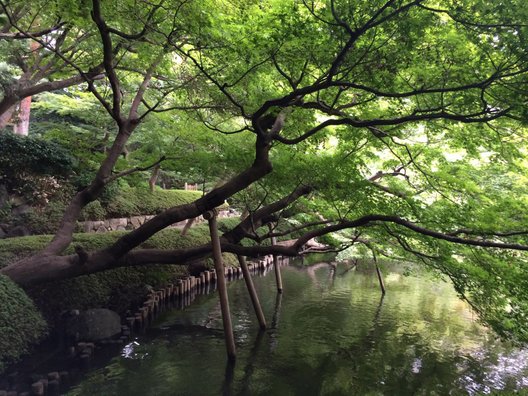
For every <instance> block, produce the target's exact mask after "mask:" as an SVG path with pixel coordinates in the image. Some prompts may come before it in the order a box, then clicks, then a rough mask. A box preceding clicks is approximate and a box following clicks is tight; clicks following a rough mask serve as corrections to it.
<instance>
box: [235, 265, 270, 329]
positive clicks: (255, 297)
mask: <svg viewBox="0 0 528 396" xmlns="http://www.w3.org/2000/svg"><path fill="white" fill-rule="evenodd" d="M237 258H238V262H239V264H240V268H242V274H243V275H244V280H245V281H246V287H247V289H248V293H249V296H250V297H251V302H252V303H253V308H254V309H255V314H256V315H257V319H258V321H259V325H260V328H261V329H262V330H264V329H265V328H266V318H265V317H264V313H263V312H262V308H261V306H260V301H259V299H258V295H257V291H256V290H255V285H254V284H253V279H251V275H250V274H249V270H248V267H247V264H246V259H245V258H244V256H237Z"/></svg>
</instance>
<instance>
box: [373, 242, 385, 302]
mask: <svg viewBox="0 0 528 396" xmlns="http://www.w3.org/2000/svg"><path fill="white" fill-rule="evenodd" d="M372 257H373V258H374V264H376V273H377V274H378V281H379V284H380V288H381V294H385V282H383V275H382V274H381V271H380V269H379V267H378V259H377V258H376V253H375V252H374V251H372Z"/></svg>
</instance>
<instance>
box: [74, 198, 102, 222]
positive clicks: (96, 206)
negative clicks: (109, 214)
mask: <svg viewBox="0 0 528 396" xmlns="http://www.w3.org/2000/svg"><path fill="white" fill-rule="evenodd" d="M105 217H106V210H104V208H103V207H102V206H101V202H99V201H93V202H90V203H89V204H88V205H86V206H85V207H84V209H83V210H82V212H81V216H80V217H79V220H81V221H86V220H104V219H105Z"/></svg>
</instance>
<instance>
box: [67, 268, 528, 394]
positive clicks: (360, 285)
mask: <svg viewBox="0 0 528 396" xmlns="http://www.w3.org/2000/svg"><path fill="white" fill-rule="evenodd" d="M281 270H282V275H283V282H284V293H283V294H282V295H279V294H277V292H276V289H275V279H274V276H273V272H271V273H269V274H267V275H266V276H262V277H254V281H255V286H256V288H257V291H258V293H259V296H260V299H261V303H262V307H263V310H264V313H265V315H266V318H267V321H268V330H266V331H265V332H261V331H259V327H258V323H257V321H256V318H255V315H254V312H253V309H252V306H251V302H250V299H249V297H248V294H247V291H246V288H245V284H244V281H243V280H239V281H235V282H231V283H229V284H228V289H229V298H230V304H231V312H232V316H233V321H234V322H233V323H234V329H235V338H236V345H237V361H236V364H235V365H234V366H232V365H229V364H227V359H226V350H225V344H224V338H223V332H222V320H221V314H220V306H219V303H218V297H217V295H216V293H211V294H208V295H202V296H199V297H198V298H197V299H196V300H195V301H194V303H193V304H192V305H190V306H188V307H185V308H184V309H179V310H178V309H173V310H170V311H167V312H165V313H164V314H162V315H161V316H159V317H158V318H157V319H156V321H155V322H154V323H153V324H152V326H151V327H150V328H149V329H148V330H147V332H146V333H145V334H143V335H140V336H136V337H135V339H134V340H133V341H131V342H130V343H129V344H127V345H126V346H125V347H123V349H122V351H121V354H120V356H117V357H115V358H113V359H112V360H111V361H110V362H109V363H108V364H107V365H106V366H105V367H102V368H98V369H95V370H93V371H92V372H90V373H88V375H87V377H86V378H85V379H84V380H83V382H82V383H80V384H79V385H78V386H77V387H75V388H74V389H72V390H71V391H70V393H69V394H71V395H132V396H133V395H142V396H144V395H156V396H159V395H221V394H224V395H281V396H282V395H447V394H451V395H467V394H469V395H476V394H491V393H494V394H496V393H497V392H498V391H505V392H506V391H509V392H511V391H513V390H515V389H523V388H528V351H526V350H522V349H516V348H514V347H511V346H509V345H507V344H505V343H502V342H499V341H498V340H496V339H495V337H494V335H493V333H491V332H490V331H489V330H487V329H486V328H484V327H482V326H481V325H480V324H479V323H478V322H477V318H476V315H474V314H473V313H472V312H471V310H470V308H469V307H468V305H467V304H466V303H465V302H463V301H461V300H460V299H458V298H457V296H456V294H455V292H454V290H453V288H452V287H451V285H450V284H448V283H445V282H443V281H441V280H439V279H436V278H433V277H432V276H431V275H430V274H421V275H419V276H418V275H416V274H415V275H411V276H404V275H403V272H404V270H403V269H402V266H401V265H387V266H385V268H384V272H385V275H384V276H385V283H386V287H387V293H386V295H385V296H384V297H382V296H381V293H380V289H379V285H378V281H377V278H376V275H375V272H374V271H373V270H372V266H371V265H370V264H368V263H359V264H358V266H357V267H354V266H351V265H345V264H343V265H337V266H334V265H331V264H329V263H318V264H315V265H312V266H309V267H306V266H301V265H300V264H297V265H290V266H286V267H282V268H281Z"/></svg>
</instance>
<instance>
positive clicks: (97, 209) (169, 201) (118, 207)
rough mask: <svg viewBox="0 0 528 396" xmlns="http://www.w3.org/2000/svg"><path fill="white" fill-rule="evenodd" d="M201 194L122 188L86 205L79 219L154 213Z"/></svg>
mask: <svg viewBox="0 0 528 396" xmlns="http://www.w3.org/2000/svg"><path fill="white" fill-rule="evenodd" d="M201 196H202V193H201V192H200V191H186V190H162V189H156V190H154V191H153V192H151V191H150V190H148V189H146V188H133V187H127V188H122V189H120V190H119V191H118V192H117V193H116V194H113V195H112V196H111V197H110V198H109V199H108V200H102V201H94V202H91V203H90V204H89V205H87V206H86V208H84V210H83V212H82V214H81V220H104V219H109V218H116V217H130V216H142V215H155V214H158V213H161V212H163V211H164V210H165V209H168V208H171V207H173V206H178V205H182V204H187V203H190V202H193V201H195V200H196V199H198V198H200V197H201Z"/></svg>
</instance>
